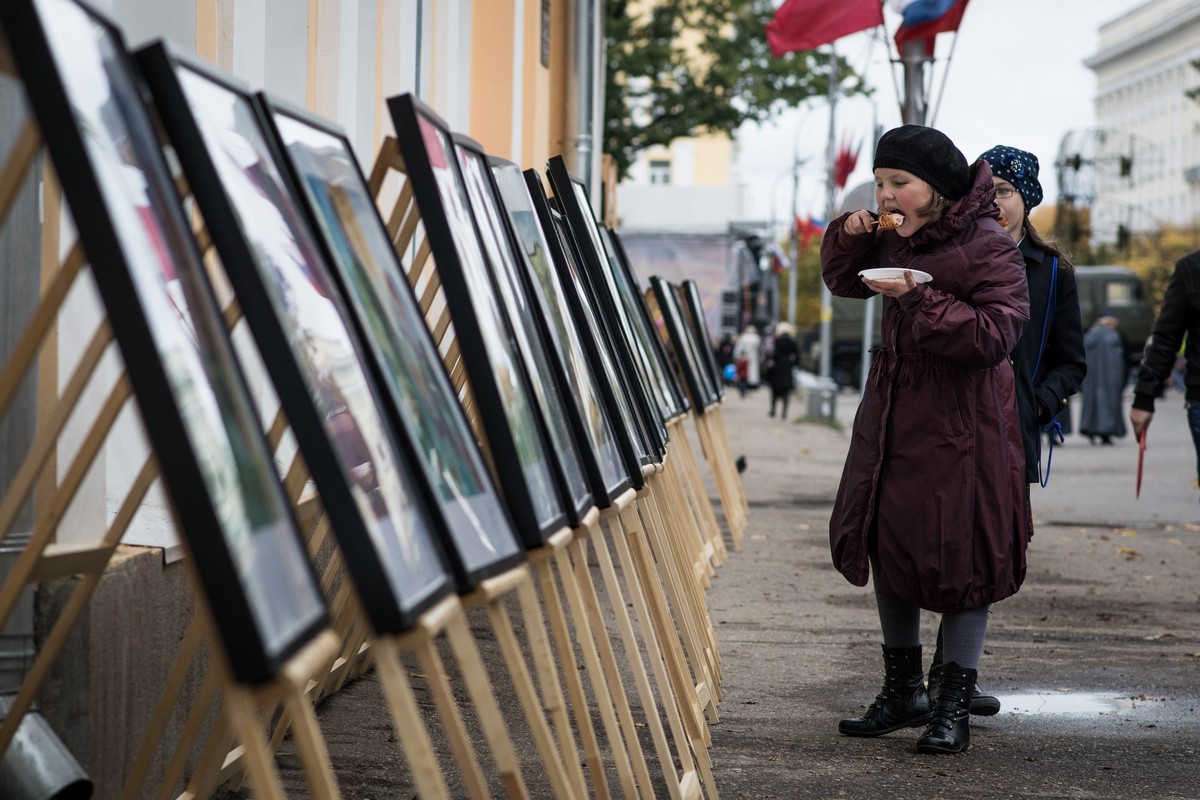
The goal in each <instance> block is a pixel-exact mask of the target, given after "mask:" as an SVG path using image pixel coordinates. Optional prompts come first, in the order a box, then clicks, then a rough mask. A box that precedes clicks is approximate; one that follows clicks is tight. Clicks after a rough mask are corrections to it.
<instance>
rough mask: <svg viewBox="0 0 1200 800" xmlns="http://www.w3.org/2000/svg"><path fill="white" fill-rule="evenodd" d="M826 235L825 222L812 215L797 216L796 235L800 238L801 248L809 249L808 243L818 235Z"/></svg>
mask: <svg viewBox="0 0 1200 800" xmlns="http://www.w3.org/2000/svg"><path fill="white" fill-rule="evenodd" d="M824 235H825V223H824V222H822V221H821V220H819V219H813V218H812V217H796V237H797V238H798V239H800V249H801V250H807V249H808V244H809V242H811V241H812V240H813V238H814V237H816V236H824Z"/></svg>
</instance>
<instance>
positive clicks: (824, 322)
mask: <svg viewBox="0 0 1200 800" xmlns="http://www.w3.org/2000/svg"><path fill="white" fill-rule="evenodd" d="M837 73H838V56H837V48H836V47H834V46H833V45H830V46H829V147H828V150H827V159H826V162H827V167H828V172H827V174H826V176H825V192H826V201H827V202H826V205H825V224H826V226H828V225H829V224H830V223H831V222H833V213H834V211H835V210H836V209H835V207H834V203H835V201H836V192H837V179H836V177H835V175H834V170H835V169H836V168H837V167H836V165H835V163H834V136H835V127H834V122H835V121H834V111H835V110H836V108H837V97H838V79H837ZM797 260H798V259H797ZM820 337H821V361H820V365H819V373H818V374H820V376H821V377H822V378H828V377H830V376H831V375H832V374H833V293H832V292H830V291H829V287H828V286H826V285H825V281H821V327H820Z"/></svg>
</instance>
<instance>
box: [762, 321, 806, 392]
mask: <svg viewBox="0 0 1200 800" xmlns="http://www.w3.org/2000/svg"><path fill="white" fill-rule="evenodd" d="M799 364H800V348H799V347H797V346H796V340H795V339H793V338H792V337H791V336H788V335H787V334H786V333H780V334H776V335H775V344H774V346H773V347H772V348H771V353H770V355H769V356H768V357H767V381H768V382H769V383H770V384H771V389H773V390H774V391H775V392H777V393H781V392H790V391H791V390H792V389H795V388H796V374H795V372H794V371H793V370H795V368H796V367H797V366H798V365H799Z"/></svg>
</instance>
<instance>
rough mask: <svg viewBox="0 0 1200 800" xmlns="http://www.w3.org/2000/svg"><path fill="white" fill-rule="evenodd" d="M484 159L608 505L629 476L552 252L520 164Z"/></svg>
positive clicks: (600, 498)
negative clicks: (487, 164) (488, 166)
mask: <svg viewBox="0 0 1200 800" xmlns="http://www.w3.org/2000/svg"><path fill="white" fill-rule="evenodd" d="M488 161H489V163H490V165H491V168H492V175H493V176H494V177H495V181H496V189H497V191H498V192H499V194H500V200H501V203H502V207H503V208H504V211H505V214H506V216H507V218H508V221H509V223H510V226H511V229H512V233H513V236H514V241H515V243H516V245H517V252H518V253H519V256H520V262H521V264H520V267H521V271H522V274H523V275H524V277H525V278H526V280H525V287H526V289H527V290H528V297H529V304H530V313H529V317H530V319H531V320H533V321H534V322H535V323H536V324H537V326H538V329H539V332H540V334H541V337H542V340H543V341H544V342H546V344H547V345H548V349H549V350H550V352H551V357H550V359H549V360H550V361H551V362H552V363H553V365H554V369H553V372H554V377H555V379H556V383H557V385H558V387H559V390H560V391H559V393H560V395H561V396H562V397H563V398H565V399H566V400H567V401H568V402H567V403H566V404H565V405H567V406H568V411H569V413H567V414H566V417H567V419H568V421H569V423H570V425H571V428H572V430H573V431H574V433H575V439H576V441H577V442H580V443H583V444H584V445H585V446H581V447H580V453H581V455H582V462H583V466H584V470H585V472H586V473H587V475H588V478H589V480H590V482H591V484H592V487H593V488H592V494H593V495H594V496H595V497H596V499H597V505H600V506H602V507H607V506H608V505H609V503H610V501H611V500H612V499H613V498H615V497H617V496H618V495H619V494H621V493H622V492H624V491H625V490H626V489H628V488H629V476H628V474H626V472H625V470H624V469H623V468H622V466H621V453H620V450H619V447H618V445H617V441H616V437H615V434H614V432H613V428H612V422H611V421H610V419H609V416H608V412H607V411H606V410H605V407H604V402H603V400H602V398H601V396H600V390H599V388H598V386H597V382H596V378H595V375H594V374H593V372H592V369H591V367H590V366H589V364H588V360H587V355H586V352H585V351H584V346H583V342H582V339H581V336H580V332H579V329H578V327H577V326H576V322H575V318H574V316H573V314H572V313H571V309H570V307H569V306H568V305H567V298H566V294H565V291H564V287H563V285H562V282H561V281H560V280H559V276H558V271H557V270H556V268H555V266H554V264H553V263H552V262H551V259H552V258H553V257H554V256H553V255H552V251H551V247H550V243H549V241H548V240H547V237H546V234H545V232H544V231H543V230H542V227H541V225H540V224H539V223H538V217H537V213H536V212H535V211H534V208H533V200H532V198H531V197H530V195H529V188H528V187H527V186H526V185H525V178H524V176H522V174H521V168H520V167H518V166H517V165H516V164H514V163H512V162H511V161H506V160H504V159H501V158H497V157H495V156H492V157H491V158H490V159H489V160H488Z"/></svg>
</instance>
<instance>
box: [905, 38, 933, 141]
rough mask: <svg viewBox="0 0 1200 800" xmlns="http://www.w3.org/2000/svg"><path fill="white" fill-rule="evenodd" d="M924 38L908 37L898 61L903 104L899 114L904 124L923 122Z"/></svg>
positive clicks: (925, 59) (924, 109)
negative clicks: (902, 67) (902, 69)
mask: <svg viewBox="0 0 1200 800" xmlns="http://www.w3.org/2000/svg"><path fill="white" fill-rule="evenodd" d="M928 61H929V59H927V58H926V57H925V40H924V39H910V40H909V41H907V42H905V43H904V49H903V51H902V52H901V53H900V63H902V64H903V65H904V105H903V107H902V108H901V109H900V115H901V117H902V119H903V120H904V124H905V125H924V124H925V111H926V108H925V64H926V63H927V62H928Z"/></svg>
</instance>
